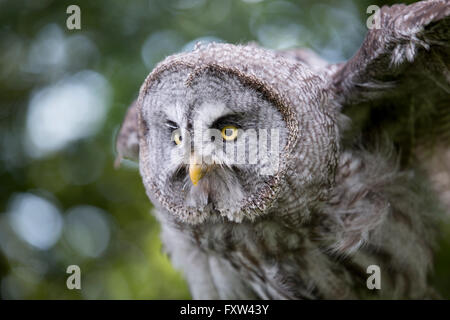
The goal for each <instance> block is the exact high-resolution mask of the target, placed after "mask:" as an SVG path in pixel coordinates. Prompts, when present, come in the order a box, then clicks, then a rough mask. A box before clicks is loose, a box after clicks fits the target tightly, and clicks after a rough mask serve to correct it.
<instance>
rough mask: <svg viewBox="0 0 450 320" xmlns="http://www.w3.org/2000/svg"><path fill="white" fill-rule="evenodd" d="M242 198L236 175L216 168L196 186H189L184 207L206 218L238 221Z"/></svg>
mask: <svg viewBox="0 0 450 320" xmlns="http://www.w3.org/2000/svg"><path fill="white" fill-rule="evenodd" d="M186 179H188V178H186ZM188 183H189V182H188ZM244 198H245V193H244V190H243V188H242V185H241V184H240V182H239V180H238V178H237V177H236V175H235V174H233V172H231V171H230V170H227V169H223V168H217V169H215V170H211V171H209V172H208V173H207V174H206V175H205V177H203V178H202V179H201V180H200V181H199V182H198V184H197V185H196V186H194V185H192V184H190V187H189V190H188V192H187V194H186V198H185V205H186V207H188V208H189V209H192V210H196V211H200V212H202V213H203V214H206V216H213V215H214V216H217V215H219V216H223V217H226V218H228V219H229V220H231V221H240V220H242V217H240V216H239V212H240V209H241V207H242V204H243V200H244Z"/></svg>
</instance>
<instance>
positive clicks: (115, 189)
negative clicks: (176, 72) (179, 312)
mask: <svg viewBox="0 0 450 320" xmlns="http://www.w3.org/2000/svg"><path fill="white" fill-rule="evenodd" d="M385 3H387V2H385V1H374V0H358V1H357V0H353V1H351V0H343V1H317V0H305V1H269V0H260V1H258V0H233V1H226V0H225V1H224V0H170V1H168V0H146V1H119V0H116V1H56V0H41V1H25V0H6V1H5V0H3V1H0V150H1V152H0V297H1V298H3V299H18V298H19V299H20V298H22V299H122V298H130V299H180V298H189V292H188V289H187V286H186V284H185V282H184V280H183V278H182V276H181V275H180V274H179V273H178V272H176V271H174V270H173V269H172V267H171V265H170V263H169V261H168V259H167V257H166V256H165V255H164V254H163V253H162V252H161V244H160V242H159V239H158V232H159V231H158V229H159V227H158V225H157V223H156V221H155V219H154V218H153V217H152V216H151V214H150V213H149V212H150V210H151V204H150V203H149V201H148V200H147V197H146V195H145V192H144V188H143V186H142V184H141V181H140V177H139V173H138V171H137V165H136V164H133V163H125V164H124V165H123V166H122V168H121V169H120V170H115V169H114V166H113V163H114V157H115V154H114V147H113V146H114V137H115V134H116V132H117V130H118V127H119V125H120V122H121V120H122V117H123V115H124V113H125V110H126V107H127V106H128V104H129V103H130V102H131V101H132V100H133V99H134V98H135V97H136V95H137V93H138V90H139V87H140V85H141V83H142V82H143V80H144V78H145V77H146V76H147V74H148V73H149V72H150V71H151V69H152V68H153V67H154V66H155V64H156V63H157V62H158V61H160V60H161V59H163V58H164V57H165V56H167V55H169V54H172V53H175V52H178V51H182V50H191V49H192V47H193V45H194V43H195V42H196V41H198V40H203V41H224V42H232V43H245V42H248V41H258V42H259V43H261V44H262V45H263V46H266V47H269V48H275V49H282V48H290V47H302V46H306V47H310V48H312V49H314V50H315V51H317V52H318V53H319V54H321V55H322V56H323V57H324V58H326V59H328V60H330V61H340V60H344V59H348V58H349V57H350V56H351V55H352V54H353V53H354V52H355V51H356V49H357V47H358V46H359V45H360V43H361V41H362V39H363V37H364V34H365V32H366V19H367V18H368V16H369V15H368V14H367V13H366V8H367V7H368V6H369V5H371V4H377V5H379V6H381V5H382V4H385ZM388 3H393V2H391V1H389V2H388ZM71 4H77V5H78V6H79V7H80V8H81V30H68V29H67V27H66V19H67V18H68V16H69V15H68V14H67V13H66V9H67V7H68V6H69V5H71ZM442 235H443V237H442V239H441V249H440V250H439V252H438V256H437V261H436V273H435V276H434V278H435V279H434V281H435V282H436V284H437V287H438V288H439V290H440V292H441V293H442V295H443V296H444V297H450V227H449V225H446V226H445V225H444V226H443V232H442ZM69 265H79V266H80V268H81V272H82V282H81V285H82V289H81V290H68V289H67V287H66V279H67V276H68V274H66V268H67V266H69Z"/></svg>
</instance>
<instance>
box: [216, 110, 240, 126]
mask: <svg viewBox="0 0 450 320" xmlns="http://www.w3.org/2000/svg"><path fill="white" fill-rule="evenodd" d="M242 119H244V113H243V112H239V113H233V114H227V115H225V116H223V117H220V118H219V119H217V120H215V121H214V122H213V123H212V124H211V128H221V127H223V126H225V125H230V124H232V125H236V126H240V124H241V122H242Z"/></svg>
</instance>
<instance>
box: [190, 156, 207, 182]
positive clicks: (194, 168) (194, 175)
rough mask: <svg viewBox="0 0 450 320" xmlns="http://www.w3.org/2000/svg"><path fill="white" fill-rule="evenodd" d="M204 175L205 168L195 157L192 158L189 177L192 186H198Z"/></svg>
mask: <svg viewBox="0 0 450 320" xmlns="http://www.w3.org/2000/svg"><path fill="white" fill-rule="evenodd" d="M204 175H205V166H204V165H202V163H201V161H198V159H196V158H195V156H191V160H190V164H189V177H190V178H191V181H192V184H193V185H194V186H196V185H197V183H198V182H199V181H200V179H201V178H202V177H203V176H204Z"/></svg>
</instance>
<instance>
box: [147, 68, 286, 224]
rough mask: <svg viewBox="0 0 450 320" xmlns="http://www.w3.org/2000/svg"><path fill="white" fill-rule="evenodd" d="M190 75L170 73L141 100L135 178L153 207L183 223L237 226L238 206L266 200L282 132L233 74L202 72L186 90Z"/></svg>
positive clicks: (267, 107) (263, 103)
mask: <svg viewBox="0 0 450 320" xmlns="http://www.w3.org/2000/svg"><path fill="white" fill-rule="evenodd" d="M192 71H193V70H191V69H185V70H182V71H179V72H173V70H172V71H171V72H168V74H166V75H164V76H162V77H161V78H160V80H159V81H158V82H155V83H154V84H153V85H152V86H151V87H150V89H149V91H148V95H147V96H146V97H145V98H144V101H143V105H142V114H141V117H142V119H143V121H144V123H145V127H146V128H148V130H147V131H146V132H145V144H141V146H142V151H141V153H142V154H145V157H143V158H141V159H143V160H142V167H141V168H142V169H141V173H142V176H143V178H144V181H145V180H147V181H149V184H148V185H149V187H148V188H147V191H148V194H149V196H150V198H151V199H152V201H153V202H156V203H161V204H162V205H163V206H164V207H165V208H166V209H167V210H168V211H169V212H171V213H173V214H175V215H176V216H177V217H179V218H180V219H182V220H184V221H189V222H192V223H198V222H201V221H204V220H205V219H208V217H209V218H214V217H216V218H217V217H226V218H228V219H229V220H231V221H241V220H242V219H243V217H244V215H245V214H244V212H243V208H245V207H246V206H247V205H249V203H254V201H259V200H261V199H263V198H264V197H266V196H267V186H268V185H270V184H271V183H272V181H273V178H274V176H275V175H276V174H277V173H278V164H279V163H278V162H279V161H280V154H281V153H282V150H283V148H284V146H285V144H286V141H287V137H288V135H289V133H288V129H287V127H286V123H285V121H284V120H283V116H282V115H281V113H280V112H279V110H278V109H277V107H276V106H274V105H273V104H272V103H271V102H270V101H268V100H267V99H266V98H265V97H264V96H263V95H262V94H261V93H260V92H258V91H257V90H255V89H253V88H251V87H249V86H245V85H244V84H243V83H242V82H241V81H240V80H239V79H237V78H236V77H235V76H232V75H228V74H225V73H213V74H210V73H206V74H202V75H199V76H196V77H193V78H192V77H191V80H190V83H189V85H187V84H186V79H187V78H189V77H190V76H191V75H192ZM145 150H148V151H145ZM146 186H147V185H146Z"/></svg>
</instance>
